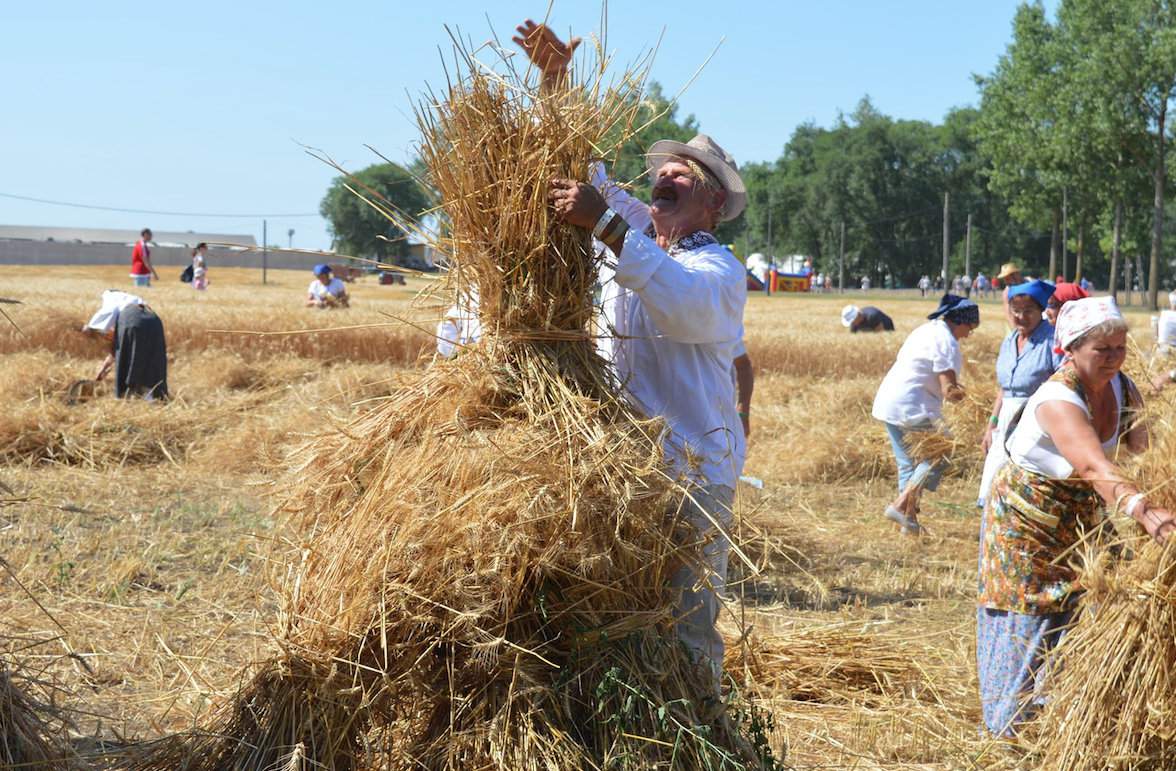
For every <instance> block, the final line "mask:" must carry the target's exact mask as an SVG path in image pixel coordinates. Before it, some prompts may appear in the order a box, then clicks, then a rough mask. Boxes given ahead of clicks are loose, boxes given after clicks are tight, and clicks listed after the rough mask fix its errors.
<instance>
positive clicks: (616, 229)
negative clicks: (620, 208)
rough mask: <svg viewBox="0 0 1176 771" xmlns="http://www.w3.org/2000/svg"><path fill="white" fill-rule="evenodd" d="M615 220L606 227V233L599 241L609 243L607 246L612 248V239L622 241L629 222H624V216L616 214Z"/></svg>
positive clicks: (627, 230)
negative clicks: (614, 222)
mask: <svg viewBox="0 0 1176 771" xmlns="http://www.w3.org/2000/svg"><path fill="white" fill-rule="evenodd" d="M617 220H618V222H617V223H616V224H614V225H613V226H612V227H610V228H608V233H607V234H606V235H604V236H602V237H601V238H600V240H601V241H603V242H604V243H605V244H607V245H609V248H612V246H611V245H612V242H614V241H624V240H625V233H627V232H629V223H628V222H625V218H624V217H622V216H621V215H619V214H618V215H617Z"/></svg>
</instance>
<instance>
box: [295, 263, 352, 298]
mask: <svg viewBox="0 0 1176 771" xmlns="http://www.w3.org/2000/svg"><path fill="white" fill-rule="evenodd" d="M306 306H307V307H308V308H348V307H350V306H351V297H350V296H349V295H348V294H347V287H346V286H344V284H343V280H342V279H339V278H335V277H334V276H332V275H331V266H330V265H327V264H326V263H320V264H318V265H315V266H314V280H313V281H311V282H310V286H309V287H307V289H306Z"/></svg>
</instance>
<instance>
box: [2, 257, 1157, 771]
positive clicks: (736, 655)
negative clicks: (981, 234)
mask: <svg viewBox="0 0 1176 771" xmlns="http://www.w3.org/2000/svg"><path fill="white" fill-rule="evenodd" d="M124 274H125V270H124V269H123V268H122V267H121V266H119V267H111V268H84V269H79V268H68V269H65V268H60V269H59V268H9V269H7V270H6V272H5V275H4V276H3V278H0V295H4V296H6V297H13V298H16V299H20V300H21V301H22V302H23V304H22V305H15V306H8V309H9V312H10V315H11V316H12V319H13V321H14V322H15V323H16V324H17V325H19V327H20V331H17V330H16V329H13V328H12V327H8V328H3V329H0V361H2V363H3V366H2V367H0V394H2V395H3V398H4V402H5V406H6V409H5V411H4V414H3V417H0V483H2V484H3V487H0V556H2V558H3V562H2V563H0V586H2V587H3V591H2V592H0V618H3V619H4V624H3V627H0V646H2V652H3V655H4V659H5V661H6V662H7V664H8V666H7V671H13V672H14V673H15V674H18V675H19V677H12V678H9V677H8V676H7V675H6V674H4V672H5V671H6V670H2V669H0V716H4V715H6V714H7V713H5V712H4V710H6V709H9V710H11V709H14V708H16V709H22V710H24V712H23V714H24V717H23V718H22V721H21V722H20V723H19V724H18V729H19V730H20V731H22V732H23V739H22V740H23V742H24V749H23V750H22V749H21V748H17V749H16V750H12V749H11V748H8V749H7V751H9V752H10V754H11V753H13V752H24V753H25V755H24V756H23V757H29V758H34V759H36V758H41V757H43V756H45V754H46V753H54V752H55V753H57V756H58V757H60V762H56V763H55V765H56V767H61V768H70V767H91V768H101V767H104V765H109V764H113V763H115V762H118V758H119V757H125V756H124V755H120V754H119V753H120V751H121V750H122V749H125V747H126V746H127V745H131V744H140V745H141V744H142V743H144V742H150V741H151V740H154V739H158V738H160V737H164V736H167V735H170V734H173V733H176V732H181V731H185V730H188V729H192V728H194V727H199V726H206V725H209V723H210V720H211V718H212V716H213V715H214V714H215V713H216V711H217V710H218V709H219V708H222V707H223V705H225V704H226V703H232V702H233V700H234V699H235V698H236V695H237V694H238V693H239V692H240V689H242V688H243V687H245V686H246V678H247V677H248V673H250V672H251V671H252V670H250V668H249V667H250V666H251V665H254V664H256V662H259V661H265V660H268V659H271V658H272V657H273V656H274V655H275V654H276V653H278V651H277V650H276V649H275V644H274V640H275V639H278V638H279V637H280V633H281V630H280V629H278V625H279V623H286V624H289V623H291V622H290V619H288V618H287V619H286V620H285V621H283V622H280V621H279V618H280V617H279V612H278V611H279V605H280V598H279V594H278V592H277V590H276V588H275V586H274V585H273V583H272V580H271V579H272V571H271V570H270V565H268V564H267V559H268V556H267V555H270V554H273V553H274V546H275V544H277V545H282V544H287V543H297V542H298V538H299V535H298V534H297V533H295V532H292V531H291V530H290V526H289V525H282V524H278V520H275V519H273V518H272V517H271V516H270V510H271V508H272V505H273V500H274V499H275V496H280V494H281V492H282V490H281V489H279V490H277V491H275V490H273V489H272V488H271V487H270V485H269V483H271V482H273V481H274V480H287V481H283V482H281V484H290V482H289V481H288V479H289V477H288V476H286V474H287V473H288V470H289V469H288V464H289V461H288V458H289V455H288V454H289V453H290V452H291V451H292V450H294V449H295V448H296V447H297V446H298V445H299V444H300V443H301V442H302V441H303V440H304V439H305V438H307V437H309V436H315V435H320V434H322V433H323V432H324V431H331V430H333V429H334V427H336V426H340V427H341V426H343V425H344V424H345V421H348V420H350V419H352V418H354V417H356V416H359V415H362V414H363V413H365V412H370V411H372V410H375V409H376V406H377V405H380V404H382V403H383V402H384V401H385V400H382V399H381V398H380V397H383V396H386V395H388V394H390V393H392V392H393V391H394V390H395V389H396V388H397V385H398V384H400V383H403V382H407V381H408V380H411V379H412V378H414V377H417V376H418V374H419V372H420V370H421V368H423V367H426V366H428V365H429V364H430V362H431V356H430V353H429V352H430V346H431V337H430V335H429V334H428V332H427V331H422V330H430V329H431V328H432V327H433V325H434V324H435V321H436V318H437V316H438V314H439V308H438V307H436V303H432V304H430V303H429V302H423V301H416V302H414V299H413V298H414V296H416V295H417V293H418V292H420V291H421V290H423V289H426V288H427V287H428V282H427V281H425V280H424V279H420V278H414V279H411V280H410V281H409V285H408V286H407V287H395V286H379V285H377V284H375V283H374V281H373V280H371V279H361V280H360V281H359V282H357V283H356V284H355V286H354V287H353V289H352V292H353V296H354V302H353V305H354V307H353V308H352V309H351V310H349V311H339V312H319V311H313V310H309V309H304V308H302V307H301V304H300V303H301V295H302V292H303V291H304V288H305V284H306V283H307V281H308V279H309V277H308V276H304V275H302V274H294V273H287V272H279V271H271V273H270V282H269V284H267V285H265V286H262V285H261V282H260V273H259V272H257V271H244V270H216V269H215V266H213V270H212V272H211V274H210V275H211V277H212V278H213V281H214V283H213V284H212V286H211V287H210V289H209V291H208V292H207V293H204V294H202V295H201V294H197V293H196V292H194V291H192V290H191V288H190V287H188V286H186V285H183V284H180V283H179V282H178V281H174V280H171V279H170V278H168V277H166V276H165V280H164V281H163V282H161V283H160V284H159V285H157V286H156V287H153V288H151V289H148V290H144V294H145V296H146V298H147V300H148V302H149V303H150V304H151V305H152V306H153V307H154V308H155V309H156V310H157V311H158V313H159V315H160V317H161V318H162V319H163V322H164V324H165V327H166V330H167V334H168V350H169V358H170V360H171V362H170V363H171V372H170V375H169V379H170V381H171V388H172V391H173V393H174V400H173V401H172V402H171V403H170V404H168V405H166V406H158V405H150V404H147V403H141V402H121V403H120V402H116V401H115V400H114V399H113V397H111V396H110V395H109V393H106V392H104V391H103V388H102V387H99V389H98V392H97V393H96V394H95V397H94V398H93V399H91V400H88V401H82V402H81V403H75V404H67V401H66V397H67V396H68V390H69V385H70V384H71V383H72V382H74V381H76V380H78V379H81V378H87V377H90V376H92V373H93V371H94V370H96V369H97V367H98V364H99V361H100V360H101V357H102V355H103V353H102V351H101V350H100V349H99V347H98V346H97V344H96V343H90V342H87V341H86V339H84V338H83V337H82V336H81V335H80V334H78V333H76V332H75V331H74V330H75V329H76V328H77V327H79V326H80V325H81V323H82V322H83V321H84V320H85V318H86V317H87V316H88V314H89V313H90V312H92V310H93V308H94V307H95V306H96V305H97V300H98V295H99V294H100V292H101V291H102V289H104V288H107V287H109V286H122V285H123V284H124V283H126V278H125V275H124ZM856 296H857V293H855V297H856ZM872 301H873V302H875V303H877V304H879V305H881V306H882V307H883V308H884V309H885V310H886V311H887V312H888V313H891V315H892V316H893V317H894V318H895V321H896V323H897V326H898V330H899V331H898V332H896V333H894V334H890V335H881V336H866V335H857V336H850V335H849V334H847V333H846V332H845V330H844V329H843V328H842V327H841V325H840V323H839V321H838V315H837V311H838V310H839V308H840V306H841V305H842V304H844V302H845V299H844V298H841V297H838V296H836V295H834V296H813V297H808V296H788V295H779V296H775V297H771V298H766V297H761V296H755V297H752V298H751V300H750V302H749V306H748V311H747V315H746V329H747V341H748V348H749V351H750V354H751V356H752V358H753V361H754V362H755V365H756V370H757V381H756V392H755V400H754V412H753V433H752V440H751V446H750V455H749V459H748V463H747V467H746V470H745V473H746V474H748V475H750V476H754V477H759V478H762V479H763V480H764V489H763V490H756V489H753V488H751V487H746V488H744V489H742V490H741V491H740V492H741V505H740V507H739V508H740V510H739V511H738V512H737V514H738V519H737V525H736V529H737V536H738V538H739V543H740V545H741V549H742V551H743V552H744V553H745V554H746V555H747V556H748V558H749V560H750V561H751V562H753V563H754V564H755V565H756V568H757V569H756V570H751V569H750V568H748V567H747V566H745V565H739V564H737V562H736V560H732V565H733V567H732V575H731V580H732V588H731V598H730V599H731V601H730V603H729V613H727V614H726V618H725V619H724V621H723V625H724V628H725V629H726V630H727V631H729V632H730V639H729V653H728V660H727V665H728V673H729V675H730V676H731V679H732V681H733V682H734V683H736V684H737V685H738V687H739V688H741V689H742V690H743V691H744V692H745V693H746V694H748V695H749V696H750V697H753V698H754V699H755V702H756V703H757V704H758V705H759V706H760V707H761V708H763V709H764V710H765V711H766V713H767V714H768V715H769V716H770V717H771V725H770V727H765V726H760V728H761V729H762V730H766V731H768V732H769V743H770V745H771V746H772V748H773V749H774V750H775V752H776V755H777V757H778V758H782V759H783V761H784V763H785V765H786V766H787V767H793V768H992V767H1009V768H1012V767H1018V766H1026V765H1027V766H1032V765H1034V761H1033V759H1034V758H1036V757H1038V756H1036V755H1034V754H1031V750H1030V749H1029V748H1027V747H1016V746H1008V745H1005V744H1003V743H996V742H989V741H986V740H984V739H982V738H980V736H979V734H978V732H977V726H978V725H979V708H978V701H977V694H976V690H975V667H974V660H973V645H974V643H973V637H974V627H973V625H974V603H973V599H974V591H975V588H974V584H975V570H976V533H977V526H978V522H977V517H976V514H975V511H974V501H975V494H976V490H975V487H976V484H977V479H978V474H979V455H978V451H977V450H976V448H975V445H976V444H978V441H979V437H978V436H976V437H974V438H973V437H970V436H964V435H960V436H957V442H956V443H955V447H954V448H953V449H954V451H955V452H956V453H957V457H958V458H959V459H960V463H959V464H958V465H957V467H956V469H955V472H954V473H953V475H952V476H951V477H950V478H949V479H948V480H947V482H946V483H945V484H944V486H943V487H942V488H941V489H940V491H939V492H938V493H936V494H934V495H929V496H928V497H927V498H926V500H925V503H924V508H925V514H924V517H923V519H924V520H925V522H926V524H927V527H928V529H929V531H930V533H929V535H928V536H927V537H925V538H923V539H921V540H914V539H903V538H900V537H899V536H898V534H897V533H896V531H895V530H894V529H893V526H892V525H891V524H890V523H888V522H887V521H886V520H885V519H884V518H883V517H882V516H881V511H882V508H883V506H884V505H885V503H886V502H887V500H888V498H889V497H891V496H892V492H893V487H894V482H893V467H892V459H891V457H890V454H889V449H888V447H887V445H886V442H885V435H884V432H883V431H882V429H881V428H880V427H879V425H878V424H876V423H875V422H874V421H872V420H871V419H870V418H869V405H870V402H871V399H872V397H873V391H874V388H875V386H876V385H877V383H878V382H879V381H880V379H881V377H882V375H883V374H884V372H885V370H886V368H887V367H888V366H889V364H890V361H891V358H892V356H893V354H894V352H895V351H896V350H897V348H898V346H899V345H900V344H901V342H902V339H903V337H904V335H905V333H906V332H907V331H909V330H911V329H913V328H914V327H915V326H916V325H917V324H918V323H919V322H920V320H921V319H922V317H923V315H924V314H925V313H926V312H928V311H929V310H930V309H931V307H932V305H933V303H932V302H931V301H926V300H919V299H918V298H912V297H911V296H909V295H902V296H900V295H898V294H894V295H892V296H887V295H884V294H883V293H878V294H876V295H875V296H873V298H872ZM998 314H999V305H997V304H995V303H991V302H989V303H985V304H983V305H982V326H981V327H980V329H979V330H978V331H977V333H976V334H974V335H973V336H972V337H971V338H970V339H968V340H966V341H964V343H963V346H964V353H965V357H966V359H967V360H968V365H967V372H966V373H965V376H964V383H965V385H966V386H968V387H969V392H970V399H969V401H966V402H964V403H963V404H962V405H961V406H960V407H958V408H956V411H955V413H956V414H953V416H952V421H953V425H954V426H956V428H957V431H965V432H966V431H968V430H969V427H972V428H973V429H975V427H976V426H979V425H980V423H979V420H978V419H977V418H976V415H979V416H980V417H981V418H982V417H983V414H984V413H983V410H984V409H986V404H987V400H988V399H989V398H990V396H991V392H992V386H991V384H990V379H991V373H992V367H993V361H994V359H995V354H996V349H997V341H998V339H999V337H1000V334H1001V332H1002V330H1003V328H1004V324H1003V321H1002V320H1000V319H999V318H998ZM390 317H396V319H397V320H394V319H392V318H390ZM1130 320H1131V323H1132V325H1133V328H1134V329H1135V332H1136V340H1137V341H1138V342H1139V343H1140V344H1141V345H1145V346H1146V345H1149V344H1150V334H1149V333H1148V332H1147V330H1146V325H1147V317H1146V316H1145V315H1142V314H1131V315H1130ZM413 324H415V325H416V326H415V327H414V326H413ZM328 327H331V328H342V329H340V330H339V331H335V332H328V331H318V332H315V331H312V330H325V329H326V328H328ZM260 332H265V333H294V334H268V335H261V334H250V333H260ZM1139 367H1140V363H1139V358H1138V357H1133V359H1132V360H1131V362H1130V364H1129V368H1131V369H1133V370H1136V371H1138V370H1139ZM978 405H979V406H978ZM1167 409H1168V410H1170V406H1169V407H1167ZM472 419H473V416H471V420H472ZM340 446H346V442H345V441H344V440H343V438H341V439H340ZM1165 446H1167V447H1169V448H1170V447H1171V444H1170V442H1169V443H1168V444H1166V445H1165ZM1154 466H1155V464H1154V462H1153V468H1150V469H1148V472H1149V473H1150V474H1151V476H1152V477H1155V475H1156V474H1157V473H1162V470H1160V471H1157V468H1155V467H1154ZM314 471H315V470H314V469H307V470H306V473H307V474H312V473H314ZM402 472H403V473H402V477H403V478H406V479H407V478H411V477H412V476H414V475H418V474H419V475H420V476H422V477H423V476H426V475H427V474H428V473H430V469H429V468H426V467H422V468H419V469H403V470H402ZM1149 559H1152V561H1153V562H1152V563H1149V564H1152V569H1153V571H1154V570H1155V569H1156V568H1155V567H1154V562H1155V559H1158V558H1157V557H1155V555H1150V556H1149ZM1166 564H1167V563H1165V565H1166ZM1165 569H1168V570H1169V572H1170V568H1165ZM1108 580H1110V579H1108ZM1126 580H1127V579H1126V578H1122V579H1119V583H1115V584H1108V585H1107V588H1106V589H1105V593H1113V592H1120V593H1122V592H1124V591H1127V590H1126V589H1124V588H1123V587H1124V586H1126V584H1125V582H1126ZM1153 583H1154V582H1153ZM1170 585H1171V584H1170V583H1169V586H1170ZM1169 591H1170V589H1169ZM1100 596H1103V595H1100ZM1150 602H1151V606H1152V607H1155V606H1156V604H1157V603H1162V602H1167V603H1169V604H1168V605H1167V606H1165V607H1167V608H1169V609H1168V610H1167V611H1166V613H1167V614H1169V615H1168V616H1164V618H1169V617H1170V614H1171V610H1170V607H1171V604H1170V603H1171V601H1170V598H1168V599H1166V600H1164V599H1162V598H1160V599H1156V598H1154V597H1153V599H1152V600H1150ZM1153 612H1154V613H1159V612H1160V611H1159V610H1154V611H1153ZM1120 623H1123V624H1126V623H1128V622H1127V621H1122V622H1120ZM740 629H744V630H746V631H745V632H744V633H742V634H741V633H740V632H739V630H740ZM1137 636H1138V635H1137ZM1087 639H1088V640H1089V642H1087V644H1088V645H1096V644H1098V640H1096V639H1094V636H1093V635H1091V636H1088V638H1087ZM1133 639H1134V638H1133ZM487 655H490V653H487ZM22 683H24V684H25V685H24V687H23V689H21V690H19V691H17V690H16V689H20V688H22V686H21V684H22ZM1066 685H1067V687H1068V688H1074V687H1075V686H1073V685H1072V684H1070V683H1067V684H1066ZM1168 692H1169V693H1170V692H1171V689H1170V687H1169V690H1168ZM14 694H19V696H14ZM1139 709H1144V711H1145V712H1146V709H1145V708H1143V707H1140V708H1139ZM610 717H614V716H609V715H601V716H598V719H599V720H601V721H605V720H608V719H610ZM1145 717H1146V716H1145ZM1103 722H1104V723H1106V721H1103ZM1101 727H1102V730H1103V731H1104V732H1107V731H1111V732H1113V729H1114V726H1110V727H1107V726H1105V725H1103V726H1101ZM4 728H6V726H4V725H0V729H4ZM30 734H36V735H30ZM63 737H68V740H66V739H63ZM18 738H20V737H18ZM393 738H394V737H393ZM0 740H3V741H10V740H11V741H14V742H15V741H16V739H14V738H13V736H12V735H6V734H5V732H4V730H0ZM1126 744H1127V743H1125V745H1126ZM376 749H378V748H370V749H369V751H372V752H375V751H376ZM1137 749H1139V748H1137ZM1145 749H1146V748H1145ZM4 751H5V748H0V758H3V757H5V756H4V755H3V754H2V753H3V752H4ZM1052 751H1053V752H1054V753H1055V755H1056V754H1057V752H1058V750H1057V749H1054V750H1052ZM37 753H40V754H37ZM12 756H13V757H17V756H16V755H12ZM297 760H298V758H297V757H294V758H293V759H292V761H291V763H292V765H290V766H288V767H290V768H301V767H303V766H301V765H298V763H297ZM36 762H41V761H36ZM307 767H309V766H307Z"/></svg>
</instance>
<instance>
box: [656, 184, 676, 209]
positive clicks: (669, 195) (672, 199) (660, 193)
mask: <svg viewBox="0 0 1176 771" xmlns="http://www.w3.org/2000/svg"><path fill="white" fill-rule="evenodd" d="M649 198H650V202H651V203H652V204H653V205H654V206H657V205H659V204H673V203H677V201H678V194H677V192H675V191H674V189H673V188H667V187H661V188H658V187H655V188H654V189H653V192H652V193H650V196H649Z"/></svg>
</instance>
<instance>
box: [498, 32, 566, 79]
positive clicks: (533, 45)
mask: <svg viewBox="0 0 1176 771" xmlns="http://www.w3.org/2000/svg"><path fill="white" fill-rule="evenodd" d="M515 30H516V31H517V32H518V34H517V35H515V36H514V37H512V38H511V40H513V41H514V42H515V43H517V44H518V45H519V47H521V48H522V49H523V50H524V51H526V52H527V56H528V57H529V58H530V59H531V61H532V62H534V63H535V66H536V67H538V68H539V71H540V72H541V73H543V79H544V80H551V79H553V78H558V77H561V76H562V75H563V74H564V73H565V72H567V69H568V65H570V64H571V62H572V55H573V54H574V53H575V52H576V49H577V48H578V47H579V45H580V38H578V37H574V38H572V39H571V41H570V42H567V43H565V42H563V41H562V40H560V39H559V37H557V36H556V34H555V33H554V32H552V31H551V27H548V26H547V25H546V24H536V23H535V22H533V21H531V20H530V19H527V20H526V21H524V22H523V23H522V24H520V25H519V26H517V27H515Z"/></svg>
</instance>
